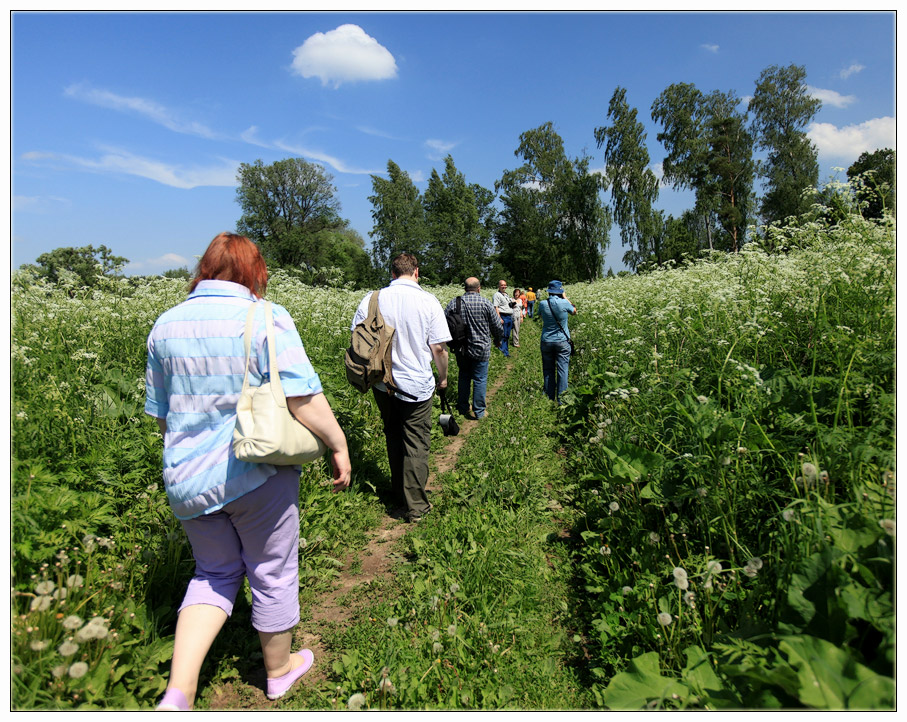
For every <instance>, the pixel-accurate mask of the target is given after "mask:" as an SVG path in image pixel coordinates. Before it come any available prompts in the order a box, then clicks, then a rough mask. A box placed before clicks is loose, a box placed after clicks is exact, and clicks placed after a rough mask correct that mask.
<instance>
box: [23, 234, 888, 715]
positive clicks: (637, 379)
mask: <svg viewBox="0 0 907 722" xmlns="http://www.w3.org/2000/svg"><path fill="white" fill-rule="evenodd" d="M773 244H775V245H776V247H784V248H785V252H783V253H775V254H769V253H764V252H762V251H761V250H760V249H759V248H758V247H756V246H748V247H747V248H746V250H745V251H744V252H742V253H740V254H736V255H733V256H725V255H716V256H715V257H713V258H710V259H707V260H705V261H701V262H698V263H695V264H688V265H686V266H684V267H680V268H676V269H662V270H658V271H654V272H651V273H647V274H645V275H638V276H628V277H622V278H617V279H613V280H607V281H601V282H597V283H593V284H582V285H576V286H572V287H568V289H567V293H568V295H569V297H570V298H571V300H573V301H574V302H575V303H576V304H577V306H578V307H579V310H580V313H579V315H578V316H576V317H574V318H571V321H570V328H571V330H572V332H573V334H574V338H575V339H576V341H577V343H578V346H579V348H580V353H579V355H578V356H577V357H575V358H574V360H573V361H572V362H571V383H570V387H571V388H570V391H569V393H568V396H567V399H566V404H565V405H564V406H563V407H560V408H557V407H554V406H552V405H551V404H550V403H549V402H548V400H547V399H546V398H545V397H544V395H543V394H542V393H541V364H540V360H539V355H538V331H539V329H538V326H537V325H536V324H533V323H532V322H526V323H524V325H523V330H522V335H523V338H522V339H521V341H522V343H521V348H520V349H519V350H518V351H517V353H515V354H514V357H513V359H512V361H511V364H510V365H509V367H508V365H507V364H505V362H504V359H503V358H502V357H501V356H500V354H496V355H493V362H492V364H491V370H490V381H489V384H490V385H491V384H493V383H494V381H495V380H497V379H503V380H504V385H503V387H502V388H501V389H500V390H499V391H498V393H497V395H496V396H495V398H494V400H493V401H492V403H491V405H490V412H491V416H490V418H489V419H487V420H484V421H482V422H481V423H480V424H479V426H478V428H477V429H476V430H475V431H474V432H473V433H472V434H470V436H469V438H468V439H467V441H466V443H465V445H464V447H463V449H462V451H461V453H460V456H459V458H458V462H457V464H456V466H455V467H454V468H453V470H452V471H450V472H449V473H446V474H444V475H443V476H442V478H441V479H440V484H441V487H442V489H441V492H440V493H439V494H438V495H437V496H438V498H437V500H436V513H433V514H432V515H430V516H429V517H427V518H426V519H425V520H424V521H423V522H422V523H420V524H419V525H417V526H415V527H413V528H412V530H411V531H410V532H409V533H408V534H407V536H406V537H405V540H404V541H403V542H402V544H401V547H400V548H399V549H398V550H397V551H398V552H400V553H401V554H402V558H401V560H400V562H399V564H398V565H397V567H396V568H395V576H394V578H393V580H392V581H390V582H387V583H385V584H383V586H382V585H376V586H375V588H372V589H369V590H367V591H362V592H357V593H361V594H364V595H366V598H365V599H364V600H358V601H364V602H365V606H364V607H363V609H364V611H363V613H362V615H361V616H360V617H358V618H356V619H355V620H354V622H355V623H354V624H352V625H343V626H341V625H338V626H336V627H335V628H334V629H333V630H332V631H331V632H330V633H329V634H328V635H327V637H326V638H325V639H324V642H325V643H326V644H327V645H328V646H329V649H330V654H331V657H332V659H333V660H334V664H333V666H332V669H331V670H330V674H329V679H328V681H327V682H326V683H325V685H323V686H322V687H317V686H305V685H303V686H302V687H301V688H300V690H299V692H298V693H294V696H292V697H291V698H288V699H287V700H286V701H285V702H284V703H282V707H281V708H295V709H312V708H314V709H333V708H338V709H346V707H347V704H348V700H349V699H350V697H351V696H352V695H354V694H361V695H363V697H364V699H361V700H360V699H359V698H358V697H357V698H356V700H357V701H359V702H361V703H362V704H363V706H364V707H369V708H373V709H548V710H553V709H594V708H610V709H637V708H643V707H648V708H683V709H719V708H725V709H727V708H730V709H749V708H758V709H772V708H791V709H870V708H871V709H890V708H892V707H893V704H894V702H893V699H894V697H893V684H894V683H893V664H894V611H893V596H894V571H893V570H894V566H893V556H894V543H895V539H894V537H895V520H896V517H895V503H894V494H895V485H896V477H895V455H894V230H893V227H891V226H886V225H882V224H870V223H864V222H863V221H862V220H860V219H858V218H856V217H851V218H848V219H845V221H844V222H842V223H841V224H840V225H838V226H835V227H833V228H827V227H822V226H819V225H804V226H802V227H801V228H789V229H781V230H777V231H775V232H773ZM432 291H433V292H434V293H435V294H436V295H437V296H438V298H439V300H440V301H441V302H442V304H443V303H446V302H447V301H448V300H449V299H450V298H452V297H453V295H455V294H456V293H458V292H459V289H457V288H454V287H445V288H439V289H432ZM361 295H362V294H361V293H359V292H351V291H344V290H328V289H314V288H310V287H306V286H302V285H301V284H299V283H298V282H296V281H293V280H291V279H288V278H286V277H284V276H282V274H280V273H275V274H274V277H273V278H272V282H271V284H270V285H269V297H270V298H271V299H272V300H274V301H276V302H278V303H281V304H283V305H284V306H286V307H287V308H288V309H289V311H290V313H291V314H292V315H293V317H294V319H295V320H296V323H297V326H298V328H299V330H300V334H301V336H302V338H303V340H304V342H305V344H306V349H307V352H308V353H309V356H310V358H311V360H312V362H313V364H314V366H315V368H316V369H317V370H318V371H319V373H320V375H321V377H322V382H323V384H324V387H325V390H326V393H327V395H328V397H329V400H330V402H331V404H332V407H333V408H334V409H335V412H336V414H337V416H338V419H339V420H340V422H341V425H342V426H343V428H344V429H345V431H346V433H347V435H348V439H349V443H350V446H351V451H352V454H353V458H354V460H355V464H354V472H353V483H352V487H351V490H350V492H348V493H346V494H342V495H332V494H331V493H330V490H329V484H328V481H327V479H328V472H327V469H326V467H324V466H322V465H311V466H309V467H307V468H306V469H305V471H304V475H303V479H302V484H301V503H302V510H303V513H302V521H301V535H302V537H304V538H305V539H306V545H305V547H304V549H303V550H302V552H301V559H302V570H301V579H302V582H303V586H302V591H301V595H302V601H303V608H304V609H305V608H307V607H308V606H310V605H311V604H312V603H313V602H315V601H316V600H317V599H318V598H319V596H320V595H322V594H324V593H325V592H326V591H327V590H328V589H330V588H331V585H332V583H333V581H334V580H335V579H336V577H337V574H338V570H339V568H340V565H341V564H344V563H350V562H351V563H352V565H353V568H354V569H355V568H356V564H357V561H356V558H357V555H359V554H361V549H362V548H363V547H364V546H365V544H366V541H367V539H368V538H369V534H370V530H371V529H373V528H374V527H375V526H376V525H377V524H378V523H379V520H380V519H381V515H382V514H383V513H384V512H385V509H386V505H387V501H388V498H389V489H388V482H387V462H386V458H385V450H384V439H383V435H382V433H381V424H380V419H379V416H378V413H377V410H376V409H375V408H374V403H373V402H372V400H371V399H370V398H369V396H368V395H365V396H363V395H360V394H359V393H358V392H356V391H355V390H353V389H352V388H351V387H350V386H349V385H348V384H347V382H346V380H345V377H344V372H343V366H342V361H341V359H342V352H343V349H344V348H345V346H346V344H347V343H348V338H349V323H350V319H351V317H352V315H353V312H354V309H355V307H356V305H357V303H358V301H359V299H360V298H361ZM184 297H185V288H184V286H183V284H182V283H181V282H178V281H173V280H169V279H160V280H158V281H150V282H149V281H143V282H141V283H138V282H132V281H129V280H127V279H110V280H108V281H107V282H106V286H105V287H103V288H100V289H96V290H91V291H89V290H83V291H75V292H74V293H70V292H68V291H67V290H65V289H59V288H54V287H52V286H48V285H46V284H44V283H20V282H19V280H16V279H14V288H13V297H12V301H13V314H14V323H13V331H12V337H13V338H12V340H13V344H12V354H11V357H12V361H13V399H12V401H13V403H12V432H13V484H12V542H13V544H12V571H13V576H12V586H13V619H12V622H13V624H12V652H13V655H12V656H13V659H12V663H13V680H14V684H13V705H14V708H16V709H92V708H97V709H139V708H142V709H148V708H150V707H151V706H152V705H153V704H154V702H155V701H156V699H157V698H158V696H159V695H160V693H161V692H162V690H163V688H164V685H165V683H166V675H167V669H168V661H169V655H170V647H171V645H172V635H173V627H174V621H175V608H176V607H177V605H178V604H179V600H180V598H181V595H182V590H183V589H184V588H185V584H186V581H187V580H188V578H189V576H190V575H191V573H192V559H191V554H190V553H189V549H188V546H187V544H186V543H185V538H184V536H183V534H182V531H181V529H180V528H179V525H178V524H177V523H176V521H175V520H174V519H173V516H172V514H171V513H170V511H169V508H168V506H167V504H166V500H165V498H164V493H163V490H162V488H161V483H160V473H161V468H160V464H161V439H160V435H159V433H158V431H157V428H156V425H155V424H154V422H153V421H152V420H151V419H149V418H147V417H145V416H144V414H143V413H142V405H143V401H144V398H143V396H144V363H145V339H146V336H147V334H148V332H149V330H150V328H151V324H152V323H153V322H154V319H155V318H156V317H157V316H158V315H159V314H160V313H161V312H162V311H163V310H165V309H166V308H168V307H170V306H172V305H175V304H176V303H178V302H179V301H181V300H182V299H183V298H184ZM451 375H452V376H454V375H455V371H452V372H451ZM444 443H445V440H444V438H443V437H442V436H441V434H440V431H439V430H437V429H436V430H435V432H434V439H433V448H434V449H435V450H437V449H440V448H441V446H443V444H444ZM357 604H358V602H357ZM248 614H249V610H248V605H247V602H246V601H244V600H240V603H239V604H238V605H237V611H236V613H235V615H234V619H232V620H231V621H230V623H229V630H228V632H227V633H225V634H224V635H222V638H221V639H219V640H218V642H217V643H216V645H215V648H214V649H213V650H212V653H211V656H210V661H209V663H208V664H207V665H206V667H205V669H204V670H203V679H202V688H203V691H202V697H201V701H200V706H204V705H206V704H208V701H209V699H210V695H211V694H212V693H213V691H214V690H216V689H217V687H218V685H220V684H222V683H224V682H226V681H230V680H235V679H240V680H247V679H250V678H252V677H253V676H254V675H255V674H257V673H258V671H259V668H260V656H257V655H260V652H258V651H257V649H256V648H257V641H256V640H255V638H254V635H253V634H252V633H251V630H250V628H249V624H248ZM74 619H75V621H74ZM96 619H100V620H102V621H96V622H95V623H93V624H92V623H91V620H96ZM373 620H374V621H373ZM388 620H396V621H395V622H390V623H389V621H388ZM64 622H65V625H64ZM303 624H304V623H303ZM67 643H69V644H67ZM73 644H78V649H77V650H73V648H72V645H73ZM61 647H62V650H61ZM64 652H65V654H64ZM817 660H821V662H819V661H817ZM382 680H385V681H384V683H383V685H382ZM390 685H392V686H393V691H391V687H390Z"/></svg>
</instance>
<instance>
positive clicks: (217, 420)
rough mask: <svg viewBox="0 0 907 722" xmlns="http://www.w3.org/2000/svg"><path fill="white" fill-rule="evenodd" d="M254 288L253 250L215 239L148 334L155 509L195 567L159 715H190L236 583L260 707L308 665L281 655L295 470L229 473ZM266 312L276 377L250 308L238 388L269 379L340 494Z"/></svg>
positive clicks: (279, 333) (282, 339)
mask: <svg viewBox="0 0 907 722" xmlns="http://www.w3.org/2000/svg"><path fill="white" fill-rule="evenodd" d="M267 283H268V269H267V268H266V266H265V262H264V260H263V259H262V257H261V254H260V253H259V250H258V246H256V245H255V244H254V243H252V241H250V240H249V239H248V238H246V237H245V236H239V235H236V234H233V233H221V234H220V235H218V236H217V237H216V238H214V240H212V241H211V244H210V245H209V246H208V249H207V250H206V251H205V254H204V255H203V256H202V258H201V260H200V261H199V263H198V271H197V274H196V276H195V279H194V280H193V281H192V283H191V285H190V292H189V298H188V299H187V300H185V301H183V302H182V303H180V304H179V305H177V306H174V307H173V308H171V309H170V310H169V311H165V312H164V313H163V314H162V315H161V316H160V318H158V319H157V321H156V323H155V324H154V327H153V328H152V329H151V333H150V334H149V335H148V362H147V370H146V375H145V393H146V401H145V413H147V414H148V415H150V416H153V417H154V418H155V419H157V422H158V426H159V427H160V430H161V434H162V435H163V437H164V464H163V469H164V471H163V474H164V487H165V489H166V491H167V500H168V501H169V502H170V507H171V508H172V509H173V512H174V514H175V515H176V517H177V518H178V519H179V520H180V522H181V523H182V526H183V530H184V531H185V532H186V536H187V537H188V538H189V543H190V544H191V546H192V555H193V556H194V557H195V575H194V576H193V577H192V579H191V580H190V581H189V586H188V589H187V590H186V594H185V597H184V598H183V602H182V604H181V606H180V608H179V615H178V617H177V622H176V638H175V640H174V643H173V660H172V662H171V664H170V679H169V681H168V683H167V690H166V692H165V694H164V697H163V699H162V700H161V702H160V704H159V705H158V709H159V710H168V711H180V710H188V709H189V708H190V707H191V706H192V703H193V700H194V699H195V694H196V688H197V687H198V678H199V671H200V669H201V666H202V662H203V661H204V659H205V656H206V655H207V653H208V649H209V648H210V647H211V644H212V642H214V639H215V637H216V636H217V634H218V632H219V631H220V629H221V627H223V625H224V622H226V621H227V618H228V617H229V616H230V615H231V614H232V612H233V604H234V601H235V599H236V595H237V594H238V593H239V591H240V590H241V589H242V587H243V582H244V580H245V579H248V581H249V587H250V588H251V593H252V626H253V627H254V628H255V629H256V630H258V637H259V641H260V642H261V651H262V655H263V657H264V666H265V670H266V672H267V692H266V694H267V696H268V698H269V699H277V698H278V697H281V696H283V695H284V694H286V692H287V691H289V689H290V688H291V687H292V686H293V684H294V683H295V682H296V681H297V680H298V679H299V678H300V677H301V676H302V675H303V674H305V672H306V671H308V669H309V668H310V667H311V666H312V664H313V662H314V655H313V654H312V652H311V651H310V650H308V649H302V650H300V651H298V652H296V653H295V654H290V649H291V645H292V641H293V627H295V626H296V625H297V624H298V623H299V467H298V466H272V465H271V464H258V463H249V462H244V461H239V460H238V459H237V458H236V457H235V455H234V453H233V445H232V442H233V430H234V427H235V426H236V410H235V409H236V401H237V396H238V395H239V390H240V389H241V388H242V386H243V378H244V375H245V374H244V370H245V358H246V353H245V344H244V338H243V337H244V335H245V327H246V317H247V312H248V311H249V309H250V306H251V305H253V304H255V305H258V306H261V307H263V306H264V304H258V303H257V302H258V301H260V300H261V298H262V297H263V296H264V293H265V287H266V286H267ZM271 308H272V312H273V318H274V330H275V334H274V335H275V338H276V341H275V346H276V347H277V350H279V352H280V353H279V355H278V357H277V358H278V362H277V363H278V367H279V368H270V361H269V353H268V350H267V348H266V339H267V333H266V330H265V321H264V311H263V310H258V311H257V313H256V314H255V315H256V316H257V323H255V325H254V328H255V333H254V337H253V338H252V339H251V340H252V346H251V349H252V353H251V356H250V359H251V361H250V365H249V378H250V380H251V379H252V378H253V377H254V381H253V385H255V386H257V385H260V384H261V383H262V378H263V377H265V376H267V375H268V374H271V375H272V376H273V374H279V378H280V382H281V384H282V385H283V391H284V394H285V395H286V397H287V407H288V408H289V410H290V412H291V413H292V414H293V416H295V417H296V419H297V420H298V421H300V422H301V423H303V424H304V425H305V426H307V427H308V428H309V430H310V431H312V432H313V433H315V434H316V435H317V436H318V437H320V438H321V440H322V441H324V443H325V444H326V445H327V446H328V447H329V448H330V449H332V450H333V453H332V456H331V461H332V463H333V466H334V491H340V490H342V489H344V488H346V487H347V486H349V483H350V457H349V453H348V450H347V444H346V437H345V436H344V434H343V431H342V430H341V429H340V426H339V425H338V424H337V420H336V419H335V418H334V413H333V412H332V411H331V407H330V406H329V405H328V402H327V399H326V398H325V396H324V394H323V393H322V390H321V381H320V380H319V378H318V374H317V373H316V372H315V369H313V368H312V364H311V363H309V359H308V357H307V356H306V352H305V349H304V348H303V345H302V341H301V340H300V338H299V333H298V332H297V330H296V326H295V325H294V323H293V319H292V318H291V317H290V314H289V313H288V312H287V311H286V309H285V308H283V307H282V306H278V305H277V304H272V306H271ZM253 319H254V317H253ZM231 634H232V632H231Z"/></svg>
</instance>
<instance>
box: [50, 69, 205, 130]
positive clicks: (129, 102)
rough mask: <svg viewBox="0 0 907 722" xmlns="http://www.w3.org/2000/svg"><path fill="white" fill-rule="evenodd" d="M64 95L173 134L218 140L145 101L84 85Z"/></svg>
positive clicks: (201, 128)
mask: <svg viewBox="0 0 907 722" xmlns="http://www.w3.org/2000/svg"><path fill="white" fill-rule="evenodd" d="M63 93H64V95H66V96H67V97H69V98H74V99H75V100H80V101H82V102H84V103H90V104H91V105H97V106H100V107H102V108H110V109H111V110H116V111H119V112H122V113H135V114H137V115H140V116H142V117H144V118H146V119H148V120H150V121H152V122H153V123H157V124H158V125H162V126H164V127H165V128H167V129H169V130H172V131H174V132H175V133H185V134H187V135H197V136H200V137H202V138H209V139H215V138H219V137H221V136H220V134H218V133H215V132H214V131H213V130H211V129H210V128H208V127H207V126H206V125H203V124H202V123H198V122H196V121H191V120H182V119H180V118H179V117H178V115H179V114H178V113H177V112H175V111H173V110H171V109H170V108H167V107H165V106H163V105H161V104H160V103H158V102H156V101H154V100H149V99H148V98H138V97H126V96H123V95H117V94H116V93H112V92H111V91H109V90H102V89H100V88H93V87H91V86H90V85H88V84H87V83H77V84H75V85H70V86H69V87H68V88H66V90H64V91H63Z"/></svg>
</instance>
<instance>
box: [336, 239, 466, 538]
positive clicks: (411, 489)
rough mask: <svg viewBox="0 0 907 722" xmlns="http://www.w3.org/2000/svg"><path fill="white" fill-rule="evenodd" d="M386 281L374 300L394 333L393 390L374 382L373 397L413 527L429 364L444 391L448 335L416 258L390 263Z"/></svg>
mask: <svg viewBox="0 0 907 722" xmlns="http://www.w3.org/2000/svg"><path fill="white" fill-rule="evenodd" d="M391 276H392V277H393V280H392V281H391V283H390V285H389V286H387V287H386V288H382V289H381V292H380V293H379V295H378V307H379V309H380V311H381V315H382V316H383V317H384V321H385V323H387V324H388V325H389V326H391V327H392V328H393V329H394V338H393V344H392V351H391V358H392V365H393V378H394V381H395V382H396V384H397V390H396V392H389V391H388V389H387V387H386V386H385V385H384V383H380V382H379V383H376V384H375V385H374V386H373V387H372V393H373V394H374V396H375V401H376V403H377V404H378V410H379V411H380V412H381V419H382V421H383V422H384V437H385V443H386V446H387V459H388V462H389V463H390V468H391V487H392V489H393V492H394V494H395V495H396V497H397V500H398V503H400V504H401V505H405V509H406V511H405V515H406V518H407V519H408V520H409V521H413V522H414V521H418V520H419V519H421V518H422V517H423V516H425V515H426V514H427V513H428V511H429V509H430V508H431V504H429V503H428V496H426V494H425V484H426V482H427V481H428V449H429V443H430V442H431V409H432V399H433V397H434V395H435V379H434V375H433V374H432V370H431V363H432V361H434V362H435V366H436V367H437V369H438V383H437V386H438V388H440V389H446V388H447V360H448V356H447V348H446V346H445V343H446V342H447V341H450V340H451V336H450V331H449V330H448V328H447V320H446V318H445V317H444V309H442V308H441V304H440V303H439V302H438V299H436V298H435V297H434V296H432V295H431V294H430V293H429V292H428V291H424V290H422V289H421V288H420V287H419V261H418V259H417V258H416V257H415V256H414V255H413V254H411V253H401V254H400V255H398V256H397V257H395V258H394V259H393V261H391ZM371 296H372V293H368V294H367V295H366V296H365V298H363V299H362V301H361V303H360V304H359V308H357V309H356V315H355V316H354V317H353V323H352V327H351V330H352V329H355V327H356V324H358V323H359V322H360V321H362V320H363V319H364V318H365V317H366V315H367V314H368V306H369V299H370V298H371Z"/></svg>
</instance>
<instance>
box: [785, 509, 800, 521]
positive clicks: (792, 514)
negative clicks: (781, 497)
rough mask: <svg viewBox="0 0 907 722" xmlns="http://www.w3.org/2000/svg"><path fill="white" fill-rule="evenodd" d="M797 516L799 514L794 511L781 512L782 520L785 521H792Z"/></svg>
mask: <svg viewBox="0 0 907 722" xmlns="http://www.w3.org/2000/svg"><path fill="white" fill-rule="evenodd" d="M796 515H797V512H796V511H794V510H793V509H785V510H784V511H782V512H781V518H782V519H784V521H790V520H791V519H793V518H794V517H795V516H796Z"/></svg>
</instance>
